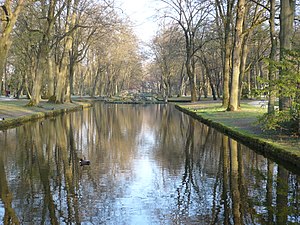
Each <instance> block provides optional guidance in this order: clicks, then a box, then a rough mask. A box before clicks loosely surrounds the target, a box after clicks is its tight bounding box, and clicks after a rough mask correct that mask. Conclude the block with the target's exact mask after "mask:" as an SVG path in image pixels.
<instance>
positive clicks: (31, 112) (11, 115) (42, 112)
mask: <svg viewBox="0 0 300 225" xmlns="http://www.w3.org/2000/svg"><path fill="white" fill-rule="evenodd" d="M27 103H28V100H27V99H18V100H16V99H11V98H1V99H0V118H1V121H0V130H3V129H7V128H10V127H15V126H18V125H21V124H23V123H25V122H27V121H31V120H35V119H39V118H45V117H51V116H56V115H59V114H62V113H66V112H71V111H77V110H82V109H83V108H86V107H91V106H92V103H91V102H88V101H85V100H84V101H82V100H81V99H76V101H73V102H72V103H65V104H52V103H48V102H47V101H44V100H43V101H41V102H40V104H39V105H38V106H36V107H27V106H26V104H27Z"/></svg>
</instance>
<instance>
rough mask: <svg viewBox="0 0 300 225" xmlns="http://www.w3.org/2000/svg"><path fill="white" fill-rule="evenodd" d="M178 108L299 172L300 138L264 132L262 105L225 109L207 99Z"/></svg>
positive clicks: (181, 105) (180, 105)
mask: <svg viewBox="0 0 300 225" xmlns="http://www.w3.org/2000/svg"><path fill="white" fill-rule="evenodd" d="M175 107H176V108H177V109H178V110H180V111H182V112H184V113H186V114H188V115H190V116H191V117H193V118H195V119H197V120H198V121H200V122H202V123H204V124H206V125H208V126H211V127H213V128H215V129H217V130H218V131H220V132H222V133H224V134H226V135H228V136H229V137H231V138H234V139H236V140H237V141H239V142H241V143H243V144H245V145H247V146H249V147H250V148H252V149H253V150H254V151H256V152H258V153H260V154H262V155H264V156H266V157H268V158H271V159H272V160H274V161H276V162H279V163H281V164H284V165H285V166H287V167H294V168H295V169H296V170H298V171H299V169H300V147H299V146H300V145H299V137H290V136H285V135H282V134H278V133H274V132H273V133H270V132H269V133H268V132H263V131H262V130H261V129H260V126H259V125H258V124H257V120H258V116H260V115H262V114H263V113H264V110H263V109H262V108H259V107H258V109H257V108H255V107H253V106H250V105H249V104H248V103H247V104H245V105H244V107H246V110H241V111H240V112H226V110H225V109H222V108H221V107H220V104H219V103H207V102H204V103H201V102H199V103H194V104H191V103H185V104H176V105H175Z"/></svg>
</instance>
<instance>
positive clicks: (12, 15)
mask: <svg viewBox="0 0 300 225" xmlns="http://www.w3.org/2000/svg"><path fill="white" fill-rule="evenodd" d="M23 3H24V0H19V1H17V5H16V7H15V11H14V12H12V8H11V6H12V5H11V4H12V1H10V0H5V2H4V4H3V5H2V7H0V20H1V25H2V27H0V82H2V78H3V73H4V68H5V62H6V58H7V54H8V51H9V49H10V46H11V44H12V41H11V40H12V38H11V35H10V34H11V32H12V30H13V27H14V26H15V24H16V22H17V19H18V16H19V14H20V12H21V9H22V8H23ZM0 85H1V87H2V83H0ZM0 95H1V93H0Z"/></svg>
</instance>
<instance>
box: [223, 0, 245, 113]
mask: <svg viewBox="0 0 300 225" xmlns="http://www.w3.org/2000/svg"><path fill="white" fill-rule="evenodd" d="M244 14H245V0H239V1H238V6H237V18H236V24H235V37H234V49H233V56H232V75H231V77H232V81H231V89H230V98H229V106H228V109H227V110H228V111H236V110H237V109H238V99H239V97H238V95H239V76H240V64H241V53H242V44H243V22H244Z"/></svg>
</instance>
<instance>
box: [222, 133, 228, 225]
mask: <svg viewBox="0 0 300 225" xmlns="http://www.w3.org/2000/svg"><path fill="white" fill-rule="evenodd" d="M222 145H223V146H222V147H223V192H222V199H223V201H224V225H227V224H230V218H229V213H230V206H229V201H228V199H229V196H228V193H229V186H228V184H229V181H228V177H229V148H228V137H227V136H225V135H224V136H223V141H222Z"/></svg>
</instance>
